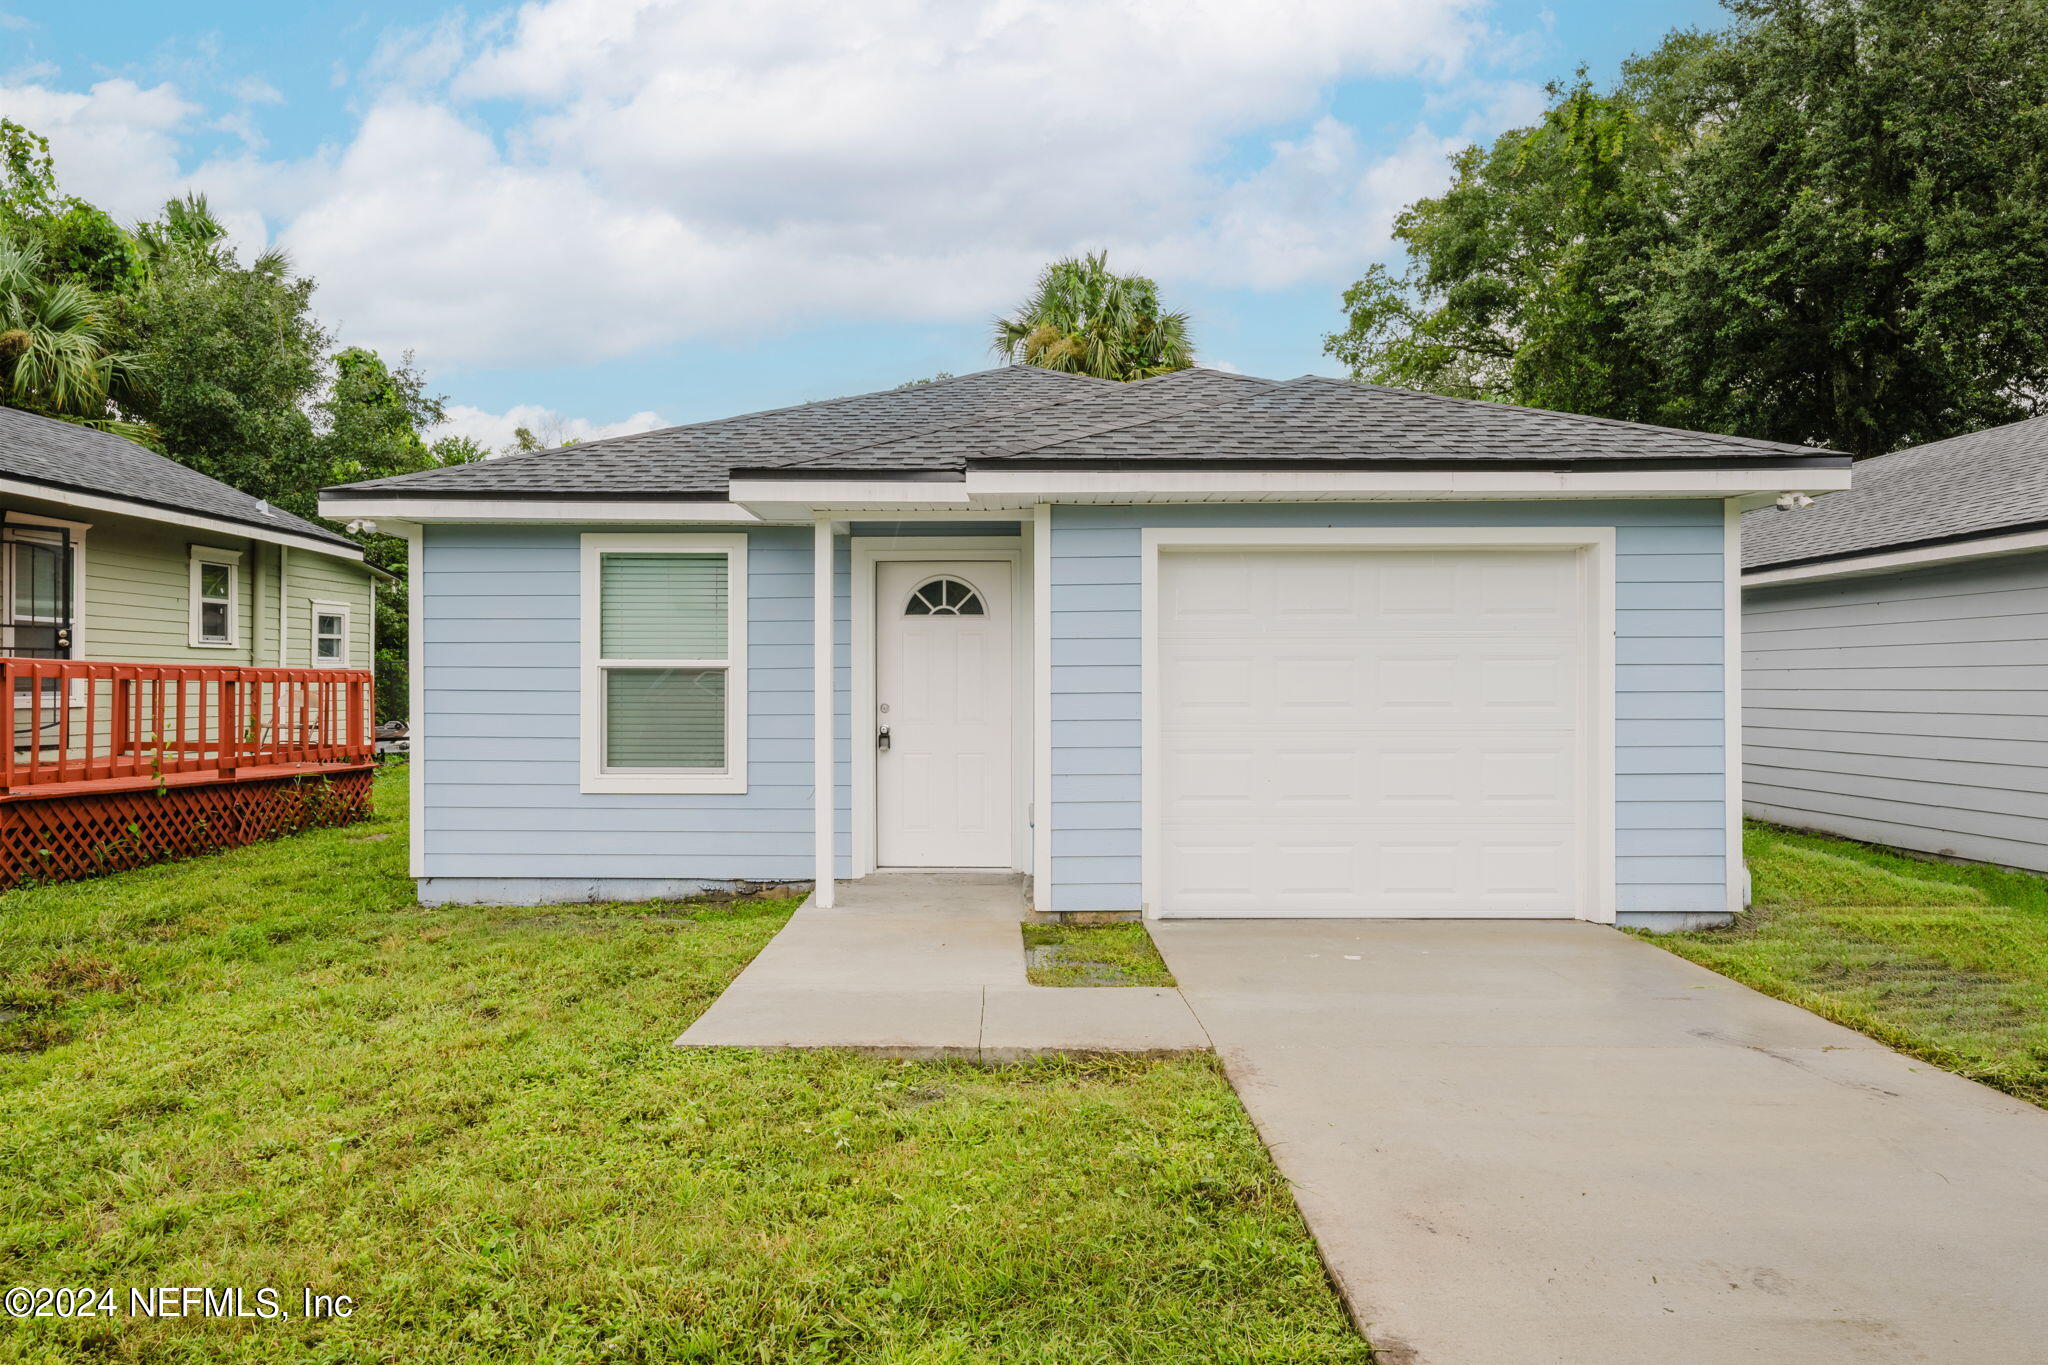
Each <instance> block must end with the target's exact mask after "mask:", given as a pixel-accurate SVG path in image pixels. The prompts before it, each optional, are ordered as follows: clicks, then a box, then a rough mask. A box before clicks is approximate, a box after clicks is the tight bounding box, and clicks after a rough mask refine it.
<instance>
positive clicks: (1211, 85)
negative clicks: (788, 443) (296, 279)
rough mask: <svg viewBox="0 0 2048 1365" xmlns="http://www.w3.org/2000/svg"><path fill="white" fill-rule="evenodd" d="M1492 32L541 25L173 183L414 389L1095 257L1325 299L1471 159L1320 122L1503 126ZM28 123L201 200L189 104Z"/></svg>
mask: <svg viewBox="0 0 2048 1365" xmlns="http://www.w3.org/2000/svg"><path fill="white" fill-rule="evenodd" d="M1486 8H1487V6H1486V0H1265V3H1262V4H1259V5H1245V4H1241V3H1237V2H1236V0H1122V2H1121V3H1114V4H1111V3H1104V0H867V2H866V3H862V4H858V5H849V4H846V3H844V0H757V3H755V4H752V5H747V6H738V7H734V6H704V5H689V4H682V3H676V0H529V2H528V3H526V4H524V5H522V6H521V7H520V8H519V9H518V10H517V11H516V13H514V14H513V15H511V16H508V17H502V18H497V19H493V20H490V21H488V22H487V23H485V24H483V25H481V26H476V25H470V24H468V23H467V21H465V20H464V19H463V18H462V16H461V15H460V14H459V13H457V14H455V15H452V16H449V17H446V18H443V19H440V20H438V21H431V22H428V23H426V24H424V25H423V26H421V27H418V28H414V29H408V30H404V31H395V32H393V33H391V34H388V35H387V36H386V38H385V40H384V42H383V43H381V44H380V46H379V48H378V51H377V55H376V57H375V58H374V60H373V61H372V62H371V63H370V64H369V67H368V69H367V70H366V71H364V72H363V73H361V83H360V84H359V85H358V87H357V88H358V90H359V92H360V93H359V96H358V98H359V100H360V104H359V108H360V110H361V113H360V121H359V123H358V125H357V127H356V128H355V130H354V132H353V134H352V136H351V137H350V139H349V140H348V141H347V142H346V143H345V144H343V145H340V146H335V147H330V148H324V149H322V150H321V151H320V152H319V153H317V154H315V155H312V156H309V157H305V158H301V159H297V160H279V159H275V158H266V157H265V156H264V154H263V149H262V147H261V145H260V144H259V143H258V142H257V141H256V140H255V135H254V130H253V124H251V123H249V122H247V118H248V115H247V113H246V111H247V110H248V109H249V108H250V107H251V106H252V105H254V104H256V103H257V102H259V101H260V99H261V94H262V92H261V91H260V90H258V89H257V88H256V86H255V85H249V86H247V87H246V88H244V89H241V93H240V95H239V97H240V98H241V100H242V110H243V111H244V112H242V113H239V114H234V113H230V114H226V115H222V116H219V118H225V119H227V120H228V121H227V122H221V121H219V118H217V119H216V121H215V122H214V123H213V126H216V127H225V128H228V129H230V130H231V131H233V132H235V133H236V134H237V135H239V136H241V137H242V138H243V146H242V149H241V151H240V152H239V153H236V154H233V155H231V156H227V157H224V158H222V159H219V160H216V161H214V162H212V163H209V164H207V165H204V166H200V167H197V168H195V169H194V170H193V171H192V173H191V175H190V177H189V179H190V181H191V183H193V184H195V185H198V186H200V187H202V188H204V189H205V190H206V191H207V193H208V194H209V197H210V198H211V200H212V202H213V203H214V204H215V206H216V208H217V210H219V211H221V212H222V213H223V215H224V216H225V217H227V218H228V219H229V220H230V222H231V225H232V227H233V229H234V231H235V233H236V236H237V240H238V241H241V242H245V243H251V244H253V243H254V242H257V241H261V240H263V238H264V237H265V235H266V233H267V234H269V235H271V236H274V237H275V238H276V239H277V240H278V241H280V242H281V243H282V244H283V245H285V246H286V247H288V248H289V249H290V250H291V251H292V253H293V255H294V256H295V258H296V259H297V261H298V263H299V264H300V266H301V267H302V268H304V269H305V270H306V271H308V272H309V273H310V274H312V275H313V276H315V277H316V278H317V279H319V280H320V282H321V286H322V288H321V294H320V303H319V306H320V308H321V309H322V312H323V314H324V315H325V316H326V317H327V318H328V319H329V320H330V321H331V322H334V323H336V324H337V325H338V326H339V327H340V328H341V330H342V332H343V334H344V335H345V337H346V338H347V339H348V340H350V341H351V342H356V343H360V344H365V345H370V346H374V347H377V348H378V349H380V350H384V351H388V352H393V353H395V352H398V351H402V350H406V349H412V350H414V351H416V352H417V353H418V355H419V357H420V360H421V363H423V364H424V365H426V366H428V367H429V368H430V369H435V368H445V367H449V366H454V365H539V364H549V365H568V364H582V363H591V362H595V361H601V360H604V359H606V358H611V357H617V356H621V355H627V354H632V353H635V352H641V351H645V350H647V349H649V348H653V347H658V346H661V345H665V344H668V343H671V342H675V341H679V340H685V339H704V338H721V337H741V336H759V335H761V334H763V333H764V332H767V331H770V330H772V329H775V328H779V327H786V326H797V325H809V324H815V323H825V322H831V321H835V320H844V319H848V318H859V319H875V320H897V321H900V320H918V321H942V322H948V323H953V322H960V321H977V320H979V319H981V318H984V317H985V316H986V315H987V314H988V313H990V312H991V311H993V310H995V309H997V308H1000V307H1003V306H1006V305H1008V304H1010V303H1011V302H1013V301H1014V300H1015V298H1016V297H1017V296H1018V295H1020V294H1021V293H1022V292H1023V291H1024V289H1025V288H1026V287H1027V285H1028V282H1029V281H1030V279H1031V278H1032V276H1033V275H1034V273H1035V272H1036V270H1037V269H1038V267H1039V266H1041V265H1042V264H1043V263H1044V262H1045V260H1046V259H1048V258H1049V257H1050V256H1052V255H1055V254H1060V253H1064V252H1070V251H1076V250H1080V249H1085V248H1091V247H1100V246H1107V247H1109V248H1110V249H1111V251H1112V260H1113V262H1114V263H1115V264H1117V265H1119V266H1121V267H1123V268H1126V269H1143V270H1146V271H1147V272H1149V273H1152V274H1155V275H1157V276H1159V277H1160V278H1161V282H1162V284H1163V285H1165V286H1166V287H1167V289H1168V291H1169V297H1170V296H1171V291H1172V289H1173V288H1174V286H1175V285H1176V284H1189V283H1195V282H1199V283H1201V284H1204V285H1221V286H1240V287H1251V288H1257V289H1276V288H1285V287H1291V286H1296V285H1300V284H1303V283H1306V282H1313V281H1325V280H1327V281H1331V282H1336V281H1340V280H1342V279H1347V278H1349V277H1350V276H1351V275H1352V274H1354V273H1355V272H1356V269H1357V267H1358V266H1359V264H1360V263H1361V262H1362V261H1364V260H1367V259H1371V258H1372V257H1373V256H1375V255H1377V254H1379V253H1380V252H1381V251H1382V250H1383V248H1384V242H1385V236H1386V230H1387V226H1388V224H1389V223H1390V221H1391V218H1392V215H1393V213H1394V212H1396V211H1397V210H1398V208H1399V207H1400V206H1401V205H1402V204H1404V203H1406V202H1407V201H1408V200H1410V199H1413V198H1414V197H1416V195H1418V194H1421V193H1426V192H1428V191H1429V190H1430V189H1433V188H1435V187H1436V186H1437V185H1440V184H1441V183H1442V181H1443V178H1444V176H1445V174H1446V168H1445V166H1444V163H1443V157H1444V155H1445V153H1446V152H1447V151H1449V150H1450V149H1451V148H1453V147H1455V146H1456V145H1458V144H1459V143H1460V142H1461V141H1462V140H1463V139H1462V138H1447V137H1444V136H1441V135H1439V134H1437V133H1435V132H1432V131H1431V129H1430V128H1428V127H1417V128H1415V129H1414V130H1413V131H1412V132H1410V133H1407V134H1396V135H1395V139H1394V140H1391V141H1390V140H1389V139H1387V138H1385V137H1383V136H1380V135H1379V134H1378V133H1377V132H1374V133H1373V134H1371V135H1368V134H1367V133H1366V132H1364V131H1362V130H1361V129H1359V128H1357V127H1354V126H1352V125H1350V124H1347V123H1345V122H1342V121H1340V120H1338V119H1336V118H1334V117H1330V116H1329V115H1328V114H1327V113H1326V112H1325V110H1326V108H1327V101H1328V92H1329V91H1330V89H1331V88H1332V87H1333V86H1335V85H1336V84H1337V83H1339V82H1342V81H1351V80H1370V79H1373V78H1376V77H1388V78H1400V79H1403V80H1412V81H1418V82H1420V83H1421V85H1422V87H1423V88H1424V89H1425V90H1427V91H1433V92H1437V93H1439V94H1441V95H1443V96H1446V97H1450V96H1451V95H1452V92H1456V93H1455V99H1456V100H1457V102H1458V104H1459V106H1460V107H1461V108H1464V109H1469V108H1472V107H1473V106H1474V105H1475V104H1479V103H1483V102H1484V101H1486V100H1495V101H1502V100H1510V101H1511V100H1512V98H1515V97H1511V96H1509V95H1505V94H1502V93H1501V92H1502V91H1503V90H1504V89H1506V88H1508V87H1507V86H1506V83H1502V82H1492V83H1489V81H1488V79H1487V77H1486V75H1485V71H1484V69H1483V68H1484V58H1485V56H1486V54H1487V53H1488V52H1489V51H1491V50H1492V48H1493V47H1494V46H1496V45H1497V44H1498V41H1499V40H1498V38H1497V36H1496V35H1493V34H1491V33H1490V32H1489V31H1488V30H1487V29H1486V28H1485V26H1484V24H1483V23H1482V21H1481V19H1480V17H1479V16H1480V15H1481V14H1482V13H1483V12H1484V11H1485V9H1486ZM258 84H260V83H258ZM1517 88H1518V87H1517ZM13 93H14V92H9V91H4V90H0V99H8V98H11V96H12V94H13ZM43 95H44V97H46V98H47V99H58V98H69V99H72V100H74V101H78V102H79V103H78V105H77V106H76V107H75V108H74V109H73V110H72V112H71V113H70V114H69V115H67V117H69V118H70V119H71V123H70V124H68V125H66V131H65V134H64V140H63V141H62V142H60V144H59V146H60V151H61V153H62V155H63V161H62V163H61V164H62V166H63V169H64V171H65V173H66V177H67V180H69V181H71V182H72V183H73V184H74V186H75V187H76V188H77V189H78V190H79V191H80V192H82V193H86V194H88V195H90V196H93V197H103V201H104V202H108V203H109V206H110V207H117V209H118V210H119V211H125V212H135V211H137V210H138V209H140V210H147V209H148V208H150V207H152V206H153V204H154V203H155V202H156V201H158V200H160V199H161V198H162V197H163V195H164V193H165V192H166V187H169V188H171V189H178V188H182V187H183V185H184V183H185V181H186V179H187V177H182V176H180V175H178V174H177V169H178V168H177V164H176V158H175V146H176V141H177V138H178V136H179V134H180V132H181V131H182V130H183V129H184V128H185V127H186V126H187V125H189V124H190V123H191V122H192V120H193V119H194V117H195V111H194V110H193V109H192V107H191V106H189V105H186V104H184V103H183V102H182V101H181V100H180V99H179V98H178V97H177V96H176V94H175V92H173V91H172V90H171V89H170V87H168V86H161V87H158V88H157V89H156V90H155V91H143V90H140V89H138V88H137V87H134V86H133V85H129V84H127V83H124V82H105V83H102V84H101V85H99V86H95V87H94V88H93V90H92V92H91V93H90V94H89V95H84V96H68V97H60V96H57V95H55V94H53V93H51V92H43ZM152 101H154V102H153V103H152ZM144 105H146V106H147V108H146V109H145V108H142V107H141V106H144ZM128 106H134V107H130V108H128V112H127V113H125V114H122V113H121V110H122V109H123V108H124V107H128ZM486 115H488V116H489V120H496V122H492V121H488V120H487V119H486V117H485V116H486ZM19 116H20V115H17V117H19ZM1422 117H1425V118H1428V119H1430V120H1432V121H1435V120H1436V118H1437V114H1436V112H1435V111H1430V110H1425V111H1423V113H1422ZM1450 117H1453V118H1455V117H1457V116H1456V115H1451V116H1450ZM93 119H98V120H99V122H97V123H95V122H93ZM123 119H125V120H126V121H125V122H124V121H123ZM30 121H31V124H32V126H39V125H36V124H34V122H33V120H30ZM55 140H57V139H56V135H55V132H54V131H53V141H55ZM124 177H125V178H124ZM135 187H148V188H147V189H146V191H145V190H144V189H141V188H135ZM124 196H125V197H124ZM481 416H483V415H482V414H479V417H481ZM508 430H509V429H508Z"/></svg>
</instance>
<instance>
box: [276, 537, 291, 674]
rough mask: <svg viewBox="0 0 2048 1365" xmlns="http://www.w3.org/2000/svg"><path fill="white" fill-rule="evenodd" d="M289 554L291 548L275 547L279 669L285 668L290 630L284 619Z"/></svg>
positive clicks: (288, 574)
mask: <svg viewBox="0 0 2048 1365" xmlns="http://www.w3.org/2000/svg"><path fill="white" fill-rule="evenodd" d="M291 553H292V547H291V546H289V545H280V546H278V547H277V666H278V667H279V668H284V667H286V666H287V665H286V664H285V632H286V631H287V630H289V629H290V625H289V622H288V621H287V619H286V617H285V588H286V586H287V585H289V584H290V582H291V571H290V560H291Z"/></svg>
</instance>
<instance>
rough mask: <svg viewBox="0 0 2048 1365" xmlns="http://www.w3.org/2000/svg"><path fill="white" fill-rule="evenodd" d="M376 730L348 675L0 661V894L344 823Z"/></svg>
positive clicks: (367, 773) (354, 672)
mask: <svg viewBox="0 0 2048 1365" xmlns="http://www.w3.org/2000/svg"><path fill="white" fill-rule="evenodd" d="M374 716H375V710H374V708H373V706H372V695H371V675H370V673H368V672H367V671H365V670H361V669H339V668H240V667H235V666H231V665H223V666H219V667H214V666H210V665H198V666H192V665H170V664H128V663H78V662H72V661H69V660H47V659H0V738H4V739H5V740H6V743H5V747H4V748H0V886H8V885H14V884H17V883H19V882H21V881H24V880H29V879H35V880H59V879H63V878H67V877H79V876H91V875H94V874H96V873H99V872H106V871H113V870H116V869H118V868H121V867H133V866H137V865H139V864H141V863H145V862H154V861H158V860H160V859H163V858H167V857H183V856H189V855H191V854H194V853H200V852H207V851H210V850H213V849H217V848H228V847H234V846H236V845H239V844H245V843H250V842H253V841H255V840H257V839H262V838H267V837H269V836H270V835H272V834H278V833H284V832H287V831H289V830H294V829H303V828H307V827H309V826H311V825H316V824H338V823H346V822H347V821H348V820H353V819H357V818H359V817H360V816H361V815H362V814H364V813H365V812H366V811H367V810H368V808H369V791H370V777H371V774H372V773H373V771H374V770H375V766H376V755H375V745H374V741H373V739H372V736H371V726H372V724H373V718H374Z"/></svg>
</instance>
